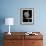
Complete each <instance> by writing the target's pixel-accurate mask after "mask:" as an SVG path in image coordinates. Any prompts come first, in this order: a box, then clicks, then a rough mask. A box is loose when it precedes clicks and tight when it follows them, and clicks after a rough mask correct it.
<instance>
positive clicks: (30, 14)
mask: <svg viewBox="0 0 46 46" xmlns="http://www.w3.org/2000/svg"><path fill="white" fill-rule="evenodd" d="M20 14H21V16H20V17H21V18H20V22H21V24H33V23H34V8H21V9H20Z"/></svg>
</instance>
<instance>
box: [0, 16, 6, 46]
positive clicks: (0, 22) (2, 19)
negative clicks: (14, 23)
mask: <svg viewBox="0 0 46 46" xmlns="http://www.w3.org/2000/svg"><path fill="white" fill-rule="evenodd" d="M4 23H5V17H4V16H0V46H3V39H4V38H3V34H4V33H3V32H2V25H4Z"/></svg>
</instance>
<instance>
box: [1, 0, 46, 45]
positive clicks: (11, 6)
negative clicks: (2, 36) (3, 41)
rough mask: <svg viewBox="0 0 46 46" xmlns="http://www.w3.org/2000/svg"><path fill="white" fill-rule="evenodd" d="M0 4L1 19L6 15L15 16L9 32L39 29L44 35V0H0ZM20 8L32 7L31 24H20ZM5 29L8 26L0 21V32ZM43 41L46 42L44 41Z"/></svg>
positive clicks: (45, 27) (45, 2)
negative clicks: (32, 17)
mask: <svg viewBox="0 0 46 46" xmlns="http://www.w3.org/2000/svg"><path fill="white" fill-rule="evenodd" d="M0 4H1V5H0V19H1V20H2V19H3V20H4V18H6V17H13V18H15V24H14V26H12V27H11V32H27V31H29V32H31V31H32V32H36V31H40V32H42V33H43V35H44V36H45V35H46V0H0ZM20 8H34V24H33V25H22V24H20ZM6 31H7V32H8V26H6V25H5V24H4V23H2V22H1V24H0V32H6ZM45 38H46V37H44V39H45ZM45 40H46V39H45ZM44 43H45V44H46V42H45V41H44ZM45 44H44V45H45Z"/></svg>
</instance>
